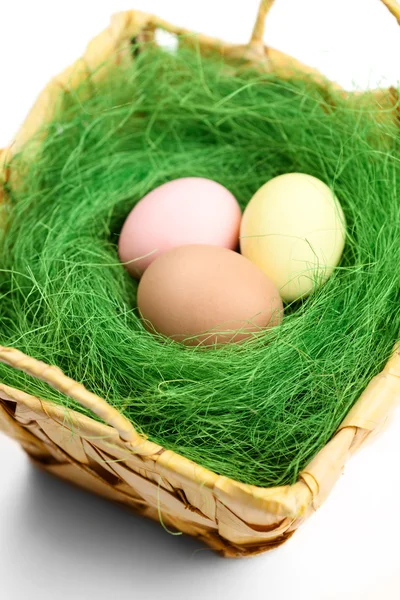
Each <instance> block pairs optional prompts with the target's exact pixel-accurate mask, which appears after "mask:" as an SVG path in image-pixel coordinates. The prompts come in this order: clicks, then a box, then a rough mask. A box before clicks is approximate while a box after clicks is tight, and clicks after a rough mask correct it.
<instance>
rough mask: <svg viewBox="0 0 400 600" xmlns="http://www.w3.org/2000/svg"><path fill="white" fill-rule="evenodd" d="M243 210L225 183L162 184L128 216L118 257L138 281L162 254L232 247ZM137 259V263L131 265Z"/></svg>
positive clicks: (183, 181) (201, 180) (189, 181)
mask: <svg viewBox="0 0 400 600" xmlns="http://www.w3.org/2000/svg"><path fill="white" fill-rule="evenodd" d="M241 216H242V215H241V210H240V207H239V205H238V203H237V201H236V199H235V197H234V196H233V195H232V194H231V192H229V190H227V189H226V188H225V187H223V186H222V185H221V184H219V183H217V182H215V181H211V180H210V179H204V178H201V177H185V178H182V179H176V180H174V181H170V182H168V183H165V184H164V185H161V186H160V187H158V188H156V189H154V190H153V191H152V192H150V193H149V194H147V195H146V196H145V197H144V198H143V199H142V200H141V201H140V202H139V203H138V204H137V205H136V206H135V207H134V208H133V210H132V211H131V212H130V214H129V216H128V218H127V219H126V221H125V223H124V225H123V228H122V231H121V235H120V238H119V257H120V260H121V261H122V262H123V263H127V264H126V268H127V270H128V271H129V273H130V274H131V275H132V276H133V277H137V278H139V277H140V276H141V275H142V274H143V272H144V271H145V270H146V269H147V267H148V266H149V265H150V263H152V262H153V261H154V260H155V259H156V258H157V257H158V256H159V255H160V254H162V253H163V252H165V251H166V250H169V249H171V248H175V247H177V246H184V245H186V244H210V245H214V246H221V247H224V248H230V249H234V248H236V247H237V246H238V244H239V229H240V220H241ZM132 261H133V262H132Z"/></svg>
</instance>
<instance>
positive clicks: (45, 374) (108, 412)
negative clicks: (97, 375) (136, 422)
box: [0, 346, 143, 444]
mask: <svg viewBox="0 0 400 600" xmlns="http://www.w3.org/2000/svg"><path fill="white" fill-rule="evenodd" d="M0 362H2V363H4V364H6V365H8V366H10V367H13V368H14V369H18V370H20V371H23V372H24V373H27V375H30V376H31V377H36V378H37V379H40V380H41V381H44V382H45V383H47V384H48V385H49V386H50V387H52V388H53V389H55V390H57V391H59V392H61V393H62V394H65V395H66V396H68V397H69V398H72V399H73V400H75V401H76V402H77V403H78V404H80V405H81V406H83V407H84V408H87V409H88V410H90V411H91V412H92V413H93V414H95V415H96V416H97V417H99V418H100V419H101V420H102V421H104V423H106V424H107V425H110V426H111V427H113V428H114V429H115V430H116V431H117V432H118V434H119V436H120V438H121V439H122V440H124V441H125V442H130V443H132V444H141V443H143V437H142V436H140V435H139V434H138V433H137V431H136V430H135V428H134V427H133V425H132V423H131V422H130V421H129V420H128V419H127V418H126V417H124V416H123V415H122V414H121V413H119V412H118V410H117V409H115V408H113V407H112V406H110V405H109V404H108V403H107V402H106V401H105V400H103V398H100V396H96V394H93V393H92V392H89V390H87V389H86V388H85V387H84V386H83V385H82V384H81V383H78V382H77V381H75V380H74V379H71V378H70V377H67V376H66V375H65V374H64V373H63V372H62V371H61V369H59V368H58V367H55V366H50V365H47V364H46V363H44V362H42V361H40V360H36V359H35V358H31V357H30V356H27V355H26V354H24V353H23V352H21V351H20V350H17V349H16V348H8V347H4V346H0Z"/></svg>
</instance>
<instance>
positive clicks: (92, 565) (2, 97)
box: [0, 0, 400, 600]
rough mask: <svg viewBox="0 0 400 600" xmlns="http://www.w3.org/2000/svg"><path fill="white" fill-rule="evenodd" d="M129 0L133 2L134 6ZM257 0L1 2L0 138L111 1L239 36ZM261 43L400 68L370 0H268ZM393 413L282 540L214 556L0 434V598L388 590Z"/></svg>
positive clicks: (337, 595) (382, 16) (396, 532)
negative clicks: (234, 556)
mask: <svg viewBox="0 0 400 600" xmlns="http://www.w3.org/2000/svg"><path fill="white" fill-rule="evenodd" d="M131 2H135V4H134V5H132V4H131ZM257 4H258V0H246V1H239V0H237V1H236V2H233V1H232V0H201V1H195V0H130V1H129V0H127V1H118V0H114V1H113V0H103V1H101V0H98V1H96V2H95V1H94V0H93V1H88V0H80V1H76V0H70V1H68V2H60V1H54V0H52V1H44V0H42V1H41V0H36V1H32V0H26V1H23V0H13V1H5V0H4V1H3V2H0V74H1V78H0V146H2V145H6V144H7V143H8V142H9V141H10V139H11V137H12V135H13V134H14V133H15V131H16V130H17V129H18V126H19V124H20V122H21V120H22V119H23V117H24V116H25V115H26V113H27V111H28V109H29V107H30V105H31V104H32V101H33V99H34V98H35V96H36V95H37V94H38V93H39V92H40V90H41V89H42V88H43V87H44V85H45V84H46V82H47V80H48V79H49V78H50V77H51V76H52V75H55V74H57V73H58V72H59V71H61V70H62V69H63V68H64V67H65V66H66V65H67V64H69V63H70V62H72V61H73V60H74V59H75V58H77V57H78V56H79V55H80V54H81V53H82V52H83V49H84V47H85V45H86V43H87V41H88V40H89V39H90V38H91V37H92V36H93V35H95V34H96V33H97V32H98V31H100V30H101V29H103V28H104V27H105V26H106V25H107V22H108V19H109V16H110V15H111V14H112V13H113V12H115V11H118V10H123V9H128V8H139V9H142V10H146V11H148V12H155V13H157V14H159V15H160V16H163V17H164V18H166V19H168V20H170V21H172V22H175V23H176V24H180V25H184V26H186V27H188V28H191V29H196V30H201V31H204V32H206V33H208V34H211V35H215V36H219V37H223V38H225V39H227V40H229V41H237V42H244V41H245V40H246V39H247V38H248V36H249V33H250V31H251V27H252V22H253V19H254V16H255V13H256V9H257ZM266 41H267V43H268V44H270V45H271V46H275V47H277V48H279V49H281V50H283V51H286V52H289V53H291V54H294V55H295V56H296V57H297V58H299V59H301V60H303V61H304V62H307V63H308V64H311V65H313V66H316V67H318V68H320V69H321V70H322V71H323V72H324V73H325V74H327V75H328V76H330V77H331V78H332V79H335V80H336V81H338V82H339V83H341V84H342V85H343V86H344V87H346V88H352V87H358V88H365V87H368V86H370V87H373V86H376V85H377V84H378V83H380V82H381V83H383V84H388V83H395V82H396V81H398V80H399V79H400V60H399V58H400V29H399V28H398V26H397V25H396V22H395V20H394V19H393V17H391V16H390V14H389V13H388V12H387V11H386V10H385V8H384V7H383V6H382V5H381V4H380V2H379V0H336V1H335V2H328V1H327V0H302V1H301V2H300V1H299V0H276V5H275V7H274V9H273V11H272V13H271V15H270V17H269V19H268V24H267V29H266ZM399 458H400V414H399V413H398V414H397V415H396V416H395V419H394V421H393V423H392V425H391V427H390V428H389V430H388V431H387V432H386V433H385V434H384V435H382V436H381V437H380V438H379V439H378V440H377V441H375V443H374V444H372V445H370V446H368V447H367V448H365V449H364V450H363V451H362V452H361V453H360V454H359V455H358V456H356V457H355V458H354V459H353V460H352V461H351V463H350V464H349V465H348V466H347V467H346V471H345V474H344V476H343V477H342V479H341V480H340V482H339V483H338V484H337V486H336V488H335V489H334V491H333V493H332V494H331V496H330V498H329V499H328V501H327V502H326V504H325V505H324V506H323V507H322V508H321V509H320V510H319V511H318V513H317V514H316V515H315V516H314V517H313V518H312V519H311V520H310V521H309V522H308V523H307V524H306V525H305V526H304V527H303V528H302V529H301V530H300V531H299V532H298V533H297V534H296V535H295V536H294V537H293V538H292V539H291V540H290V541H289V542H288V543H287V544H286V545H285V546H283V547H282V548H280V549H278V550H276V551H274V552H272V553H268V554H264V555H261V556H259V557H256V558H252V559H242V560H226V559H225V560H224V559H221V558H219V557H218V556H217V555H215V554H214V553H212V552H211V551H209V550H208V549H205V548H204V547H203V546H201V545H199V544H198V543H197V542H196V541H194V540H191V539H189V538H186V537H183V536H180V537H173V536H170V535H169V534H167V533H166V532H165V531H164V530H163V529H162V528H161V527H160V526H159V525H158V524H156V523H151V522H148V521H146V520H143V519H141V518H138V517H136V516H132V515H131V514H130V513H127V512H125V511H124V510H123V509H121V508H119V507H116V506H113V505H111V504H109V503H107V502H105V501H103V500H101V499H99V498H96V497H92V496H91V495H89V494H86V493H84V492H81V491H80V490H77V489H74V488H72V487H70V486H68V485H67V484H64V483H62V482H60V481H57V480H54V479H52V478H51V477H49V476H47V475H45V474H44V473H41V472H38V471H36V470H35V469H33V468H32V467H31V466H30V464H29V463H28V461H27V459H26V457H25V455H24V454H23V453H22V451H21V450H20V449H19V447H18V446H17V445H16V444H15V443H14V442H11V441H9V440H8V439H6V438H5V437H4V436H2V435H1V434H0V481H1V483H0V597H1V598H2V599H3V598H4V600H22V599H23V598H26V597H28V598H30V599H33V600H36V599H38V600H50V599H52V600H64V598H65V599H67V598H68V599H73V600H86V599H90V598H92V597H95V598H96V600H103V599H104V600H105V599H106V598H107V599H108V598H126V599H127V600H130V599H131V598H132V599H136V598H137V599H140V600H147V599H151V600H155V599H158V598H159V599H160V600H164V599H169V598H171V599H174V600H180V599H182V600H183V599H185V600H186V599H187V600H191V599H193V600H196V599H199V600H200V599H202V600H204V599H207V598H210V599H211V600H218V599H220V598H221V599H225V598H229V599H230V600H236V599H239V598H240V599H242V598H243V597H247V598H252V599H253V598H254V599H258V598H265V599H267V598H268V599H271V600H292V599H294V598H296V599H297V600H302V599H304V600H306V599H307V600H339V599H340V600H361V599H363V600H399V598H400V569H399V558H400V551H399V545H398V544H399V542H398V540H399V539H400V519H399V518H398V514H399V512H398V511H399V499H398V498H399V493H400V469H399Z"/></svg>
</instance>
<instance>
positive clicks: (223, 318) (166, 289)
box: [138, 245, 283, 345]
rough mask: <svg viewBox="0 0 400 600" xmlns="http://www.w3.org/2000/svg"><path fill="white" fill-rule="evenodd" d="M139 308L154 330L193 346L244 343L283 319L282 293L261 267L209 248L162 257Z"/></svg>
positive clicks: (145, 282)
mask: <svg viewBox="0 0 400 600" xmlns="http://www.w3.org/2000/svg"><path fill="white" fill-rule="evenodd" d="M138 307H139V310H140V313H141V315H142V318H143V319H144V320H145V322H146V327H147V328H148V329H149V330H150V331H151V330H155V331H157V332H159V333H161V334H163V335H166V336H168V337H170V338H172V339H174V340H177V341H180V342H184V343H185V344H187V345H198V344H202V345H211V344H225V343H227V342H238V341H241V340H243V339H245V338H247V337H249V336H251V335H252V334H254V332H259V331H261V330H263V329H264V328H266V327H272V326H274V325H278V324H279V323H280V322H281V320H282V316H283V306H282V301H281V298H280V296H279V293H278V290H277V289H276V287H275V285H274V284H273V283H272V281H271V280H270V279H269V278H268V277H267V275H265V274H264V273H263V271H261V269H260V268H259V267H257V266H256V265H255V264H253V263H252V262H250V261H249V260H248V259H247V258H244V257H243V256H241V255H240V254H237V253H236V252H233V251H232V250H227V249H226V248H221V247H217V246H205V245H190V246H180V247H178V248H174V249H172V250H169V251H167V252H165V253H164V254H162V255H161V256H159V257H158V258H157V259H156V260H155V261H154V262H153V263H152V264H151V265H150V266H149V267H148V268H147V270H146V271H145V273H144V275H143V277H142V279H141V281H140V284H139V289H138Z"/></svg>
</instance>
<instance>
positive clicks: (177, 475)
mask: <svg viewBox="0 0 400 600" xmlns="http://www.w3.org/2000/svg"><path fill="white" fill-rule="evenodd" d="M382 1H383V3H384V4H385V5H386V6H387V8H388V9H389V10H390V11H391V13H392V14H393V15H394V16H395V17H396V19H397V21H398V22H399V24H400V6H399V4H397V2H395V1H394V0H382ZM272 3H273V0H262V2H261V6H260V9H259V13H258V17H257V21H256V24H255V27H254V30H253V35H252V38H251V41H250V43H249V44H248V45H245V46H236V45H230V44H224V43H222V42H220V41H218V40H215V39H211V38H208V37H205V36H198V37H196V40H197V42H196V43H199V45H200V47H201V50H202V52H204V53H207V52H208V51H210V50H212V51H218V52H219V53H221V54H223V55H224V56H225V57H226V59H227V60H232V59H234V61H235V62H237V59H241V61H242V65H243V64H246V62H247V63H248V62H250V63H252V65H253V66H254V65H255V64H256V65H257V66H258V67H259V68H262V69H267V70H271V71H274V72H276V73H278V74H279V75H280V76H282V77H287V76H288V75H290V74H291V73H293V72H294V71H296V72H297V73H298V72H299V71H303V72H305V73H307V74H308V75H311V76H313V77H315V78H316V79H317V80H318V81H319V83H320V84H321V86H323V85H324V84H325V83H326V80H325V79H324V78H323V76H322V75H321V74H320V73H318V72H317V71H315V70H313V69H310V68H309V67H306V66H304V65H302V64H301V63H299V62H298V61H296V60H294V59H292V58H290V57H289V56H287V55H285V54H283V53H281V52H278V51H276V50H272V49H270V48H266V47H265V46H264V44H263V42H262V38H263V32H264V20H265V17H266V15H267V13H268V11H269V9H270V7H271V5H272ZM157 29H162V30H166V31H168V32H170V33H172V34H176V35H178V36H180V35H181V34H186V33H190V32H187V31H185V30H183V29H181V28H177V27H174V26H172V25H170V24H169V23H166V22H164V21H163V20H161V19H158V18H156V17H154V16H151V15H148V14H144V13H142V12H136V11H130V12H125V13H121V14H117V15H116V16H114V17H113V19H112V22H111V25H110V27H109V28H108V29H106V30H105V31H104V32H103V33H101V34H100V35H99V36H98V37H96V38H95V39H94V40H93V41H92V42H91V43H90V44H89V46H88V48H87V50H86V53H85V55H84V56H83V57H82V58H81V59H79V60H78V61H77V62H75V63H74V64H73V65H72V66H71V67H70V68H68V69H67V70H66V71H64V72H63V73H62V74H61V75H60V76H58V77H56V78H55V79H53V80H52V81H51V82H50V83H49V84H48V86H47V87H46V88H45V90H44V91H43V92H42V94H41V95H40V96H39V98H38V100H37V102H36V104H35V105H34V107H33V109H32V111H31V113H30V114H29V116H28V118H27V119H26V121H25V123H24V124H23V126H22V128H21V130H20V131H19V133H18V135H17V136H16V138H15V140H14V142H13V143H12V145H11V146H10V147H9V148H8V149H6V150H3V151H2V152H0V201H1V199H2V197H3V202H5V201H6V190H7V189H10V187H11V188H12V187H13V186H15V185H18V181H17V177H16V176H15V174H13V173H12V172H11V173H10V171H9V170H8V169H6V168H5V164H6V163H8V161H9V158H10V156H12V155H14V154H15V153H17V152H18V151H19V150H20V149H21V147H23V146H24V144H25V143H26V142H27V141H28V140H29V139H30V138H32V136H33V135H34V134H35V133H36V132H37V131H38V130H39V129H40V128H41V127H42V126H43V124H44V123H45V122H47V121H49V120H51V118H52V115H53V114H54V110H55V106H56V104H57V101H58V99H59V96H60V93H61V92H64V91H65V90H71V89H74V88H75V87H77V86H78V85H79V84H80V82H82V81H83V80H84V79H85V78H86V77H88V75H89V74H91V76H92V77H95V78H103V77H107V76H108V74H109V72H110V70H111V69H116V68H119V66H120V65H123V64H127V63H128V61H131V60H133V58H132V53H131V50H130V45H131V41H132V39H135V40H136V41H138V40H139V41H140V40H149V39H150V40H152V39H154V35H155V32H156V30H157ZM191 40H193V37H190V36H183V37H182V38H180V43H182V44H189V43H191ZM107 59H108V61H107ZM106 61H107V65H108V66H107V67H106V68H102V69H99V66H100V65H103V64H104V63H105V62H106ZM343 93H344V94H345V92H343ZM396 93H397V92H396V90H380V91H377V92H376V100H377V102H379V104H380V105H382V106H383V107H387V106H390V105H393V101H394V100H396V101H397V97H396ZM0 206H1V204H0ZM0 360H1V361H3V362H4V363H6V364H8V365H10V366H11V367H14V368H15V369H20V370H22V371H25V372H26V373H28V374H30V375H32V376H34V377H37V378H39V379H41V380H43V381H45V382H47V383H48V384H49V385H50V386H52V387H53V388H55V389H57V390H59V391H61V392H63V393H64V394H66V395H68V396H70V397H71V398H73V399H74V400H76V401H77V402H78V403H80V404H81V405H82V406H84V407H85V408H87V409H89V410H90V411H91V412H92V413H93V414H95V415H97V417H100V419H101V420H102V421H103V422H104V423H106V424H104V425H103V424H101V423H99V422H98V421H95V420H94V419H91V418H88V417H86V416H84V415H82V414H80V413H77V412H74V411H70V412H69V413H68V418H67V419H66V413H65V409H64V408H62V407H60V406H57V405H55V404H53V403H51V402H48V401H44V400H41V399H40V398H36V397H34V396H31V395H29V394H26V393H25V392H24V391H22V390H17V389H14V388H11V387H8V386H6V385H3V384H0V429H1V430H3V431H4V432H5V433H6V434H8V435H9V436H11V437H12V438H14V439H16V440H17V441H19V442H20V444H21V445H22V446H23V448H24V449H25V450H26V452H27V453H28V454H29V455H30V457H31V458H32V460H33V461H34V462H35V463H36V464H38V465H40V466H41V467H43V468H44V469H46V470H47V471H49V472H50V473H53V474H54V475H57V476H59V477H61V478H63V479H66V480H68V481H70V482H72V483H74V484H77V485H79V486H81V487H83V488H86V489H88V490H90V491H92V492H95V493H98V494H100V495H102V496H104V497H106V498H109V499H110V500H114V501H116V502H120V503H121V504H124V505H126V506H129V507H131V508H132V509H133V510H135V511H136V512H139V513H141V514H143V515H145V516H147V517H151V518H152V519H155V520H157V521H161V522H162V523H163V524H164V525H165V526H166V527H168V528H171V529H177V530H179V531H181V532H184V533H188V534H190V535H193V536H196V537H198V538H200V539H202V540H204V542H206V543H207V544H208V545H209V546H211V547H212V548H213V549H215V550H217V551H219V552H220V553H222V554H223V555H225V556H244V555H251V554H256V553H259V552H262V551H264V550H268V549H271V548H274V547H276V546H279V545H280V544H282V543H283V542H284V541H285V540H287V539H288V538H289V537H290V536H291V535H292V534H293V533H294V531H295V530H296V529H297V528H298V527H299V526H300V525H301V523H302V522H303V521H304V520H305V519H306V518H308V517H309V516H310V515H311V514H312V513H313V512H314V511H315V510H316V509H317V508H318V507H319V506H320V505H321V503H322V502H323V501H324V500H325V498H326V497H327V495H328V494H329V492H330V490H331V488H332V487H333V485H334V484H335V482H336V481H337V479H338V478H339V476H340V474H341V471H342V469H343V466H344V464H345V463H346V461H347V460H348V458H349V457H350V456H351V455H352V454H353V452H355V451H356V450H357V449H358V448H359V447H360V446H361V445H362V444H363V443H364V442H365V441H366V440H367V439H368V438H370V437H371V434H373V433H375V432H377V431H379V430H380V429H382V427H383V426H384V425H385V422H386V421H387V419H388V417H389V415H390V413H391V411H392V410H393V409H394V407H395V406H396V404H397V403H398V400H399V399H400V350H398V349H395V351H394V353H393V355H392V358H391V359H390V360H389V362H388V363H387V365H386V367H385V368H384V370H383V371H382V373H381V374H380V375H378V376H377V377H375V378H374V379H373V380H372V381H371V382H370V383H369V385H368V387H367V388H366V390H365V391H364V393H363V394H362V396H361V398H360V399H359V400H358V402H357V403H356V405H355V406H354V407H353V409H352V410H351V411H350V413H349V414H348V416H347V417H346V419H345V420H344V421H343V423H342V424H341V426H340V427H339V429H338V431H337V432H336V434H335V435H334V436H333V438H332V439H331V440H330V442H329V443H328V444H327V445H326V446H325V448H323V449H322V450H321V451H320V452H319V454H318V455H317V456H316V457H315V458H314V459H313V460H312V461H311V463H310V464H309V465H308V466H307V467H306V468H305V469H304V470H303V471H302V473H301V474H300V476H299V479H298V482H297V483H296V484H294V485H291V486H283V487H276V488H269V489H267V488H259V487H255V486H251V485H244V484H242V483H239V482H236V481H233V480H231V479H228V478H227V477H221V476H218V475H216V474H215V473H212V472H211V471H208V470H207V469H204V468H203V467H200V466H199V465H197V464H195V463H193V462H192V461H190V460H188V459H186V458H184V457H182V456H180V455H178V454H176V453H174V452H171V451H169V450H165V449H164V448H162V447H161V446H158V445H157V444H154V443H152V442H149V441H148V440H146V439H145V438H144V437H142V436H140V435H138V434H137V433H136V431H135V429H134V428H133V426H132V424H131V423H130V422H129V421H127V419H126V418H125V417H123V416H122V415H121V414H119V413H118V412H117V410H115V409H114V408H112V407H111V406H109V405H108V404H107V402H106V401H105V400H103V399H101V398H99V397H97V396H95V395H94V394H92V393H90V392H89V391H87V390H86V389H85V388H84V387H83V386H82V385H81V384H79V383H77V382H75V381H74V380H72V379H70V378H68V377H66V376H65V375H64V374H63V373H62V372H61V371H60V370H59V369H58V368H57V367H55V366H48V365H46V364H44V363H42V362H39V361H37V360H35V359H33V358H30V357H28V356H25V355H24V354H22V353H21V352H19V351H18V350H17V349H14V348H0Z"/></svg>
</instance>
